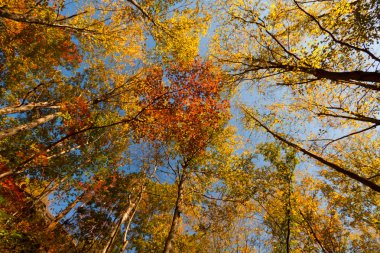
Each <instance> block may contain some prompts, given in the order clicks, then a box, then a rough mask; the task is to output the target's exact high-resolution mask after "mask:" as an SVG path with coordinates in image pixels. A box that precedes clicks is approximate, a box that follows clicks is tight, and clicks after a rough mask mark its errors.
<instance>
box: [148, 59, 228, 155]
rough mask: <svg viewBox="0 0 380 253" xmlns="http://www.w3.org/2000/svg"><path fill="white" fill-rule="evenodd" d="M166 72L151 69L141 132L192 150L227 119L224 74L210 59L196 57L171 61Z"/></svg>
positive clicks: (185, 150)
mask: <svg viewBox="0 0 380 253" xmlns="http://www.w3.org/2000/svg"><path fill="white" fill-rule="evenodd" d="M165 71H166V77H165V78H167V79H168V84H169V85H164V84H163V82H162V80H163V79H164V71H163V70H162V69H159V68H153V69H152V71H151V73H150V74H149V75H148V76H147V78H146V82H147V83H148V84H149V85H150V87H151V90H150V91H148V93H147V95H146V97H145V99H144V101H143V106H145V107H147V108H148V109H147V115H148V117H149V118H150V121H149V122H150V123H148V124H145V125H144V126H143V128H144V131H143V133H144V134H145V136H146V137H147V138H148V139H150V140H161V141H174V142H176V143H178V144H179V146H180V147H181V151H182V152H185V153H193V152H194V151H195V150H194V149H197V150H201V149H202V148H203V147H205V146H206V145H207V141H208V140H209V138H210V137H211V134H212V133H213V132H214V131H215V130H216V129H218V128H220V127H221V124H224V122H225V120H226V119H228V118H229V103H228V102H227V101H226V100H224V99H223V94H222V85H223V81H224V80H223V75H222V74H221V71H218V70H217V69H216V68H215V67H213V66H212V64H211V63H209V62H202V61H201V60H199V59H197V60H195V61H194V62H193V63H192V64H191V65H190V66H186V67H184V66H181V65H179V64H172V65H171V66H170V68H169V69H167V70H165Z"/></svg>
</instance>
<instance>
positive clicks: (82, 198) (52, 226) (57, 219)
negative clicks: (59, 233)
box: [47, 192, 91, 231]
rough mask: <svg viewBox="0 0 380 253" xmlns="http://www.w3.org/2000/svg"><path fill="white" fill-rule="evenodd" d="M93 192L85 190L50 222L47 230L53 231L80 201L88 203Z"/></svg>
mask: <svg viewBox="0 0 380 253" xmlns="http://www.w3.org/2000/svg"><path fill="white" fill-rule="evenodd" d="M90 196H91V194H89V193H87V192H84V193H82V194H81V195H80V196H79V197H78V198H76V199H75V200H74V201H73V202H71V203H70V204H69V205H68V206H67V207H66V208H65V209H64V210H63V211H62V212H61V213H60V214H58V215H57V216H56V217H55V219H54V220H53V221H52V222H51V223H50V224H49V226H48V228H47V230H48V231H53V230H54V229H55V228H56V227H57V225H58V224H59V222H60V221H61V220H62V218H63V217H65V216H66V214H68V213H69V212H70V211H71V210H72V209H73V208H74V207H75V206H76V205H77V204H78V203H79V202H81V201H84V203H86V202H87V201H88V200H89V199H90Z"/></svg>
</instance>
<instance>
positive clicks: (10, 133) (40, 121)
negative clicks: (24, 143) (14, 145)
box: [0, 112, 61, 140]
mask: <svg viewBox="0 0 380 253" xmlns="http://www.w3.org/2000/svg"><path fill="white" fill-rule="evenodd" d="M60 114H61V113H60V112H56V113H53V114H49V115H46V116H45V117H42V118H39V119H36V120H34V121H32V122H29V123H26V124H24V125H21V126H17V127H13V128H10V129H6V130H3V131H1V132H0V140H2V139H4V138H7V137H10V136H13V135H15V134H17V133H19V132H21V131H25V130H30V129H33V128H35V127H37V126H39V125H42V124H44V123H46V122H49V121H51V120H53V119H55V118H56V117H58V116H59V115H60Z"/></svg>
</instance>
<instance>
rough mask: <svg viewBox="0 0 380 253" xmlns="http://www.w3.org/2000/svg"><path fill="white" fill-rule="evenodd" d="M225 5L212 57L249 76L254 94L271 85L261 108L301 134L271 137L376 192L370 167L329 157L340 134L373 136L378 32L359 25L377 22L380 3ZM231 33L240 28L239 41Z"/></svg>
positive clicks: (239, 77) (235, 73) (240, 77)
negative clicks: (271, 98)
mask: <svg viewBox="0 0 380 253" xmlns="http://www.w3.org/2000/svg"><path fill="white" fill-rule="evenodd" d="M224 6H225V8H226V9H227V11H226V12H224V13H222V14H221V15H223V16H222V17H223V18H224V21H225V22H224V23H223V24H224V25H225V27H227V28H226V29H220V33H219V37H220V40H219V41H220V42H221V43H220V44H221V46H220V45H216V49H215V56H216V57H217V58H218V59H219V60H220V61H221V62H222V63H225V64H226V65H227V66H228V68H229V71H230V73H231V74H232V75H233V76H235V78H236V80H237V81H252V82H253V83H255V84H257V85H258V90H259V92H270V91H271V90H272V91H273V89H272V88H273V87H276V88H275V89H277V93H276V95H275V96H276V97H277V98H278V99H277V100H276V101H273V104H272V105H270V106H267V107H266V109H265V110H266V112H268V113H270V114H271V117H272V119H274V120H272V122H276V121H277V122H281V123H284V122H289V124H292V125H293V126H296V125H299V126H300V128H299V129H297V130H298V131H301V132H306V133H305V134H304V135H299V136H295V134H293V136H294V137H290V136H289V137H284V136H282V135H281V134H279V135H278V136H281V137H280V138H278V137H276V138H277V139H282V141H284V142H286V143H287V144H288V145H290V146H292V147H295V146H294V145H297V146H298V147H300V148H302V149H303V151H302V152H303V153H304V154H305V155H307V156H309V157H310V158H312V159H315V160H317V161H318V162H320V163H322V164H324V165H325V166H328V167H330V168H331V169H333V170H338V171H339V170H340V172H342V173H343V174H345V175H346V176H348V177H350V178H351V179H354V180H356V181H359V182H360V183H362V184H364V185H366V186H368V187H370V188H371V189H372V190H375V191H377V192H378V191H379V183H378V178H377V177H376V174H377V173H376V171H374V170H361V169H359V170H356V169H355V168H352V167H351V166H350V165H349V163H345V162H344V161H342V160H339V159H337V158H336V157H337V155H339V152H341V151H338V149H339V148H338V146H340V145H339V143H340V142H342V141H343V140H344V139H350V140H353V139H355V138H357V136H364V133H370V135H371V136H373V137H372V138H378V136H377V132H376V128H377V126H378V123H379V122H378V101H377V98H376V97H377V93H378V91H379V74H378V69H377V67H378V66H377V65H378V64H377V63H378V62H379V58H378V56H376V53H375V52H376V46H375V45H376V43H377V42H378V39H379V35H378V33H377V32H375V31H374V32H369V33H365V32H363V31H364V30H363V27H368V28H370V29H375V27H377V26H378V24H379V19H378V15H376V14H375V13H376V10H378V8H379V5H378V4H377V3H376V2H375V1H354V2H349V1H316V2H309V1H305V2H301V1H271V2H268V3H262V2H261V1H243V2H241V3H234V2H232V3H231V2H229V3H226V4H225V5H224ZM264 10H268V11H267V12H265V11H264ZM231 28H233V30H232V29H231ZM375 30H376V29H375ZM234 34H239V41H237V36H236V35H234ZM229 35H231V36H230V37H228V38H227V36H229ZM216 43H218V42H216ZM255 117H256V116H255ZM256 119H258V120H259V122H261V123H265V122H263V121H262V120H260V117H258V118H257V117H256ZM259 122H257V123H258V124H259V125H261V126H264V125H265V124H260V123H259ZM290 122H291V123H290ZM295 122H297V123H295ZM266 126H267V127H268V125H266ZM303 126H305V127H303ZM282 127H283V128H285V125H284V124H282ZM268 129H269V128H268ZM268 129H266V130H268ZM313 129H318V130H319V132H317V131H313ZM293 130H296V129H295V128H294V127H293ZM286 131H288V130H286ZM294 132H296V131H294ZM272 133H274V132H273V131H272ZM337 133H339V134H337ZM337 135H338V136H337ZM305 136H307V137H305ZM336 136H337V137H336ZM358 138H361V137H358ZM300 139H303V140H305V139H307V142H305V141H300ZM291 143H292V144H291ZM298 143H300V144H298ZM299 150H301V149H299ZM304 151H306V152H304ZM363 152H364V150H363ZM352 159H355V158H353V157H352ZM326 161H328V162H327V163H326ZM328 163H331V164H328ZM341 169H344V170H345V171H346V172H343V171H342V170H341ZM348 174H351V175H348Z"/></svg>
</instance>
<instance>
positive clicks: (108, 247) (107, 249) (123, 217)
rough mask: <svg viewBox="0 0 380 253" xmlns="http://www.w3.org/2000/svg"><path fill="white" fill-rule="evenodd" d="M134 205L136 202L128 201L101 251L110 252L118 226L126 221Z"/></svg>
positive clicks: (103, 252)
mask: <svg viewBox="0 0 380 253" xmlns="http://www.w3.org/2000/svg"><path fill="white" fill-rule="evenodd" d="M135 205H136V202H133V203H132V202H130V204H129V205H128V208H127V210H126V211H125V212H124V213H123V214H122V215H121V216H120V218H119V220H118V221H117V223H116V224H115V226H114V228H113V230H112V232H111V236H110V238H109V239H108V241H107V243H106V245H105V246H104V248H103V250H102V253H107V252H110V250H112V248H111V246H112V244H113V243H114V241H115V239H116V236H117V232H118V231H119V230H120V227H121V225H122V224H123V223H124V222H125V221H127V220H128V219H129V217H130V216H131V214H132V211H133V210H134V208H135Z"/></svg>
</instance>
